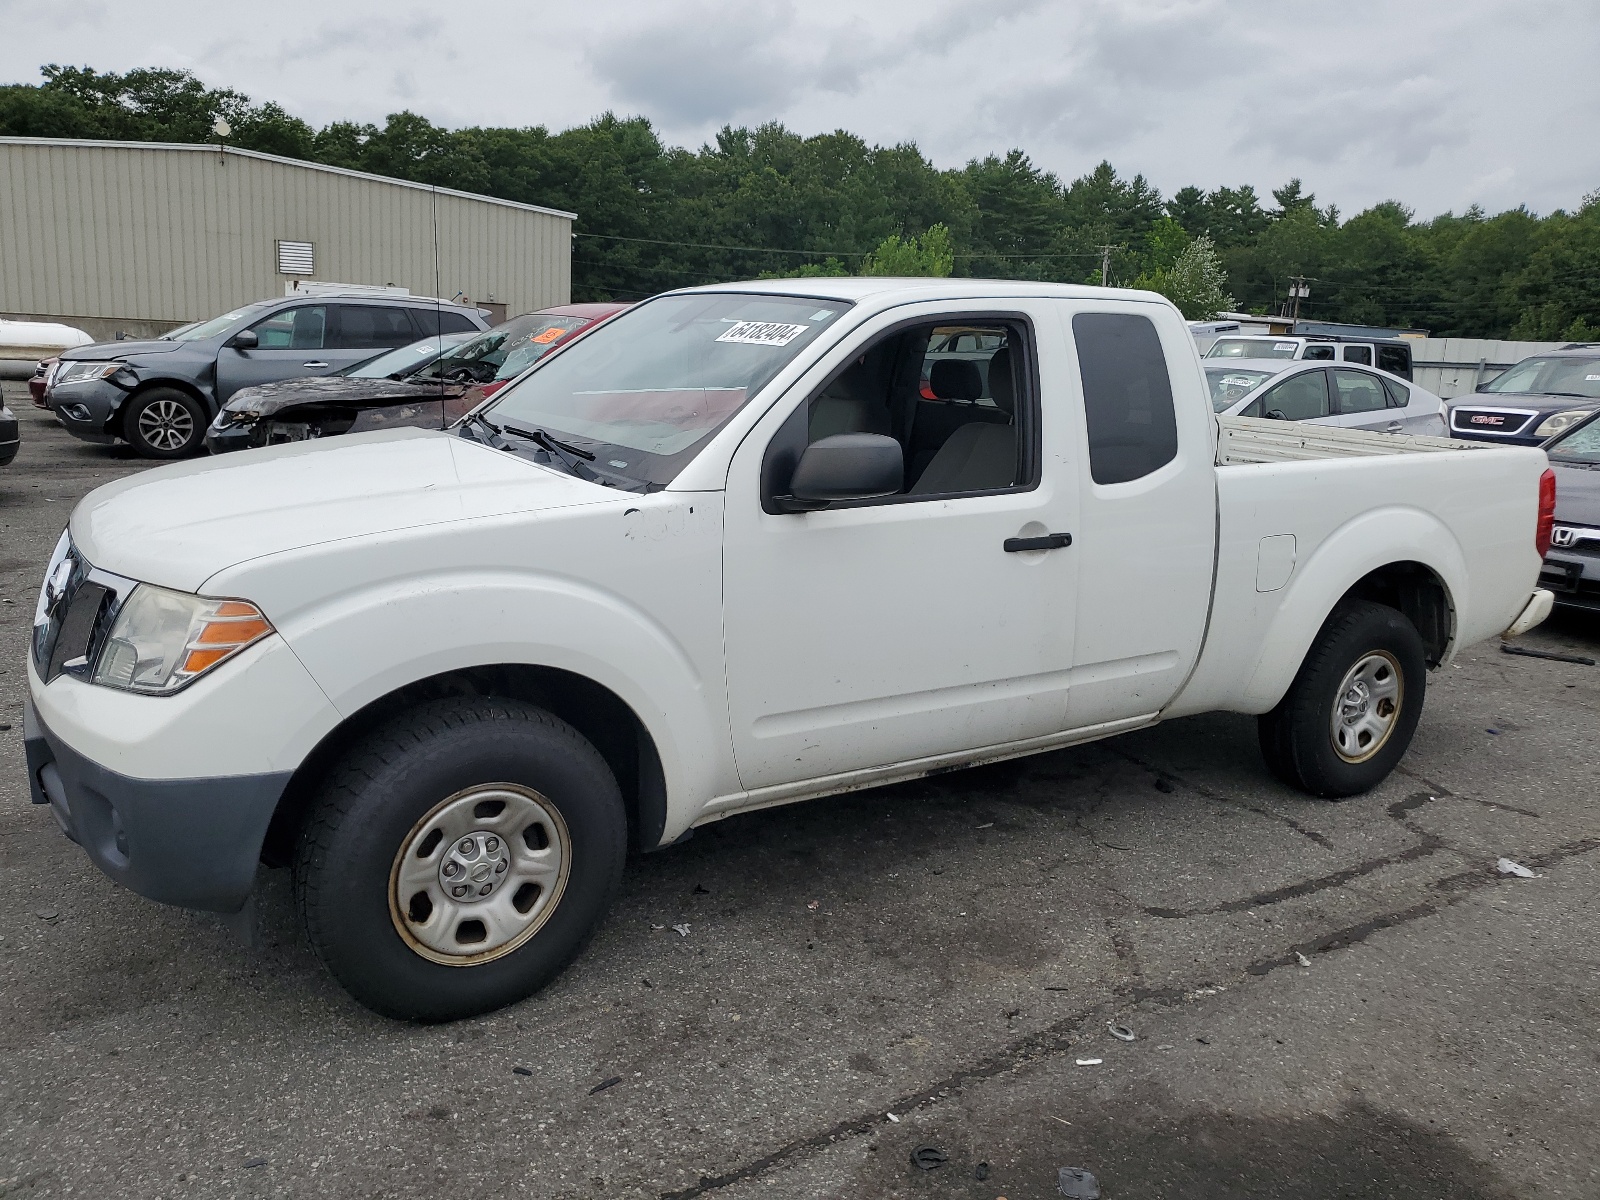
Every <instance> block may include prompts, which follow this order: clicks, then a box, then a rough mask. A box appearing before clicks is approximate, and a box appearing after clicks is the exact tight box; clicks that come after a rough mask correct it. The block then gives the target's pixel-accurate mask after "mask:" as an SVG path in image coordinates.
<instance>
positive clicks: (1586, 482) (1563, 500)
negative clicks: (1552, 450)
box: [1550, 461, 1600, 529]
mask: <svg viewBox="0 0 1600 1200" xmlns="http://www.w3.org/2000/svg"><path fill="white" fill-rule="evenodd" d="M1550 465H1551V467H1553V468H1554V469H1555V473H1556V521H1557V523H1558V524H1561V525H1588V526H1591V527H1594V528H1597V529H1600V467H1578V466H1572V465H1570V464H1563V463H1561V462H1559V461H1552V462H1551V463H1550Z"/></svg>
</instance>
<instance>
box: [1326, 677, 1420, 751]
mask: <svg viewBox="0 0 1600 1200" xmlns="http://www.w3.org/2000/svg"><path fill="white" fill-rule="evenodd" d="M1405 690H1406V689H1405V677H1404V676H1403V675H1402V674H1401V673H1400V660H1399V659H1397V658H1395V656H1394V655H1392V654H1390V653H1389V652H1388V651H1387V650H1372V651H1369V652H1368V653H1366V654H1363V655H1362V656H1361V657H1360V658H1359V659H1357V660H1356V664H1355V665H1354V666H1353V667H1351V668H1350V669H1349V670H1348V671H1346V672H1345V676H1344V681H1343V682H1342V683H1340V684H1339V690H1338V691H1336V692H1335V693H1334V694H1333V713H1332V715H1331V716H1330V718H1329V722H1328V733H1329V736H1330V737H1331V738H1332V740H1333V750H1334V753H1335V754H1337V755H1338V756H1339V757H1340V758H1342V759H1344V761H1345V762H1347V763H1363V762H1366V761H1367V760H1368V759H1370V758H1371V757H1372V756H1373V755H1375V754H1376V753H1378V751H1380V750H1382V749H1383V748H1384V746H1385V745H1387V744H1388V741H1389V736H1390V735H1391V734H1392V733H1394V729H1395V726H1396V725H1397V724H1398V723H1399V718H1400V709H1401V707H1402V705H1403V704H1404V703H1405Z"/></svg>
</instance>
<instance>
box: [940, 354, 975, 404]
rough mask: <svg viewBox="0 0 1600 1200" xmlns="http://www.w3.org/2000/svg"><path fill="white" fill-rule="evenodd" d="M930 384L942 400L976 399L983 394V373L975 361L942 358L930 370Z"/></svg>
mask: <svg viewBox="0 0 1600 1200" xmlns="http://www.w3.org/2000/svg"><path fill="white" fill-rule="evenodd" d="M928 386H929V387H930V388H932V389H933V394H934V395H935V396H937V397H938V398H939V399H940V400H969V401H970V400H976V399H977V398H978V397H979V396H981V395H983V375H982V374H981V373H980V372H979V370H978V364H977V363H975V362H968V361H967V360H966V359H964V358H941V359H940V360H939V361H938V362H936V363H934V364H933V370H931V371H929V372H928Z"/></svg>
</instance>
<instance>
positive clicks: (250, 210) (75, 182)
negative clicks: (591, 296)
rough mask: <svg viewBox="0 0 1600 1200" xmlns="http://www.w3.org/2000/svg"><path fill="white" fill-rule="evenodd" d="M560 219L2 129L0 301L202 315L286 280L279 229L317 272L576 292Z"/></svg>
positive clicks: (249, 163) (431, 291) (293, 167)
mask: <svg viewBox="0 0 1600 1200" xmlns="http://www.w3.org/2000/svg"><path fill="white" fill-rule="evenodd" d="M435 212H437V218H438V248H439V253H438V264H437V274H436V272H435V259H434V217H435ZM571 230H572V219H571V216H570V215H569V214H566V213H560V212H556V211H554V210H545V209H538V208H534V207H531V206H526V205H514V204H509V203H506V202H503V201H496V200H492V199H490V198H488V197H474V196H468V195H466V194H464V193H459V192H450V191H445V190H440V191H437V192H435V191H434V190H432V189H429V188H425V187H419V186H416V185H409V184H405V183H403V182H401V181H397V180H391V179H383V178H379V177H377V176H372V175H359V174H356V173H354V172H345V171H335V170H330V169H326V168H318V167H316V166H314V165H311V164H307V163H301V162H296V161H293V160H290V159H283V158H275V157H272V156H269V155H257V154H251V153H246V152H241V151H229V152H227V153H225V154H224V153H219V152H218V151H217V150H216V148H214V147H210V148H206V147H189V146H151V145H140V144H137V143H104V142H79V143H71V142H58V141H47V140H35V139H28V138H0V312H12V313H50V314H56V315H62V316H81V317H97V318H122V319H128V320H155V321H171V322H174V323H179V322H183V321H192V320H196V319H199V318H202V317H208V316H212V315H215V314H217V313H221V312H225V311H227V310H228V309H230V308H235V307H237V306H238V305H240V304H245V303H248V302H249V301H251V300H260V299H264V298H267V297H271V296H281V295H283V294H284V285H285V284H286V283H287V282H288V278H287V277H285V276H282V275H279V274H278V273H277V255H276V250H277V241H278V239H279V238H284V239H289V240H294V241H308V242H312V243H314V244H315V246H316V274H315V275H313V276H311V277H310V278H312V279H316V280H321V281H332V282H337V283H361V284H393V285H397V286H400V287H405V288H409V289H410V290H411V291H412V292H413V293H414V294H418V295H427V296H432V295H440V296H443V297H444V298H445V299H449V298H451V297H452V296H455V295H456V294H457V293H462V294H465V295H467V296H470V297H471V298H473V299H475V300H483V301H488V300H494V301H497V302H499V303H503V304H505V305H506V310H507V312H509V313H513V314H515V313H522V312H528V311H530V310H532V309H536V308H544V307H547V306H549V305H552V304H565V303H567V302H568V301H569V300H570V299H571V294H572V254H571V245H572V237H571Z"/></svg>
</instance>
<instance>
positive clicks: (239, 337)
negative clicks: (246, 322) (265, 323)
mask: <svg viewBox="0 0 1600 1200" xmlns="http://www.w3.org/2000/svg"><path fill="white" fill-rule="evenodd" d="M260 344H261V339H260V338H259V337H257V336H256V331H255V330H254V329H241V330H240V331H239V332H238V333H236V334H234V335H233V336H232V337H231V338H229V339H228V345H230V346H232V347H233V348H234V349H235V350H254V349H255V348H256V347H257V346H259V345H260Z"/></svg>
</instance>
